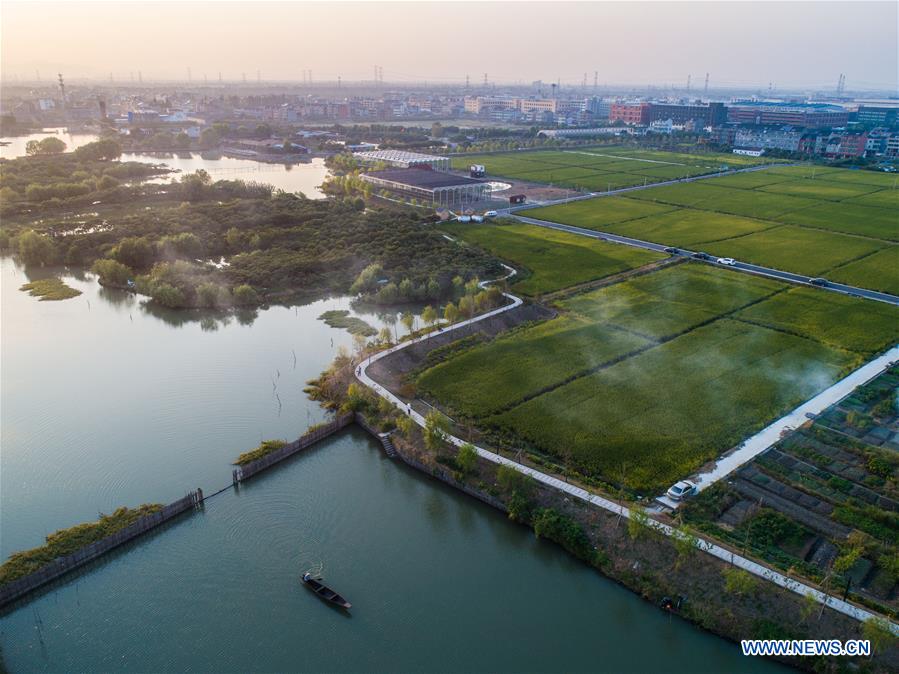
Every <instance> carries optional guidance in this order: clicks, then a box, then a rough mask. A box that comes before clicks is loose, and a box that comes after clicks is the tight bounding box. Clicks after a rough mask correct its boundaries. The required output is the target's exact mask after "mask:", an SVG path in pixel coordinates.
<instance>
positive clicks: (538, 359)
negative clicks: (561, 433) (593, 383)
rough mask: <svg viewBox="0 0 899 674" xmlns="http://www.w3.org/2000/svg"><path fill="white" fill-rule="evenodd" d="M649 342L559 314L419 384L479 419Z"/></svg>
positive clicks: (466, 356) (440, 369)
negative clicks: (557, 316) (559, 315)
mask: <svg viewBox="0 0 899 674" xmlns="http://www.w3.org/2000/svg"><path fill="white" fill-rule="evenodd" d="M648 343H649V341H648V340H647V339H645V338H643V337H639V336H637V335H634V334H629V333H626V332H623V331H620V330H614V329H609V328H607V327H604V326H602V325H599V324H596V323H592V322H589V321H587V320H585V319H583V318H581V317H578V316H561V317H559V318H555V319H552V320H550V321H547V322H545V323H541V324H539V325H536V326H533V327H530V328H527V329H525V330H521V331H516V332H513V333H512V334H509V335H506V336H503V337H500V338H499V339H496V340H495V341H493V342H490V343H489V344H485V345H482V346H479V347H476V348H473V349H470V350H468V351H466V352H465V353H462V354H461V355H459V356H457V357H455V358H452V359H450V360H448V361H447V362H444V363H441V364H439V365H437V366H435V367H433V368H431V369H429V370H427V371H426V372H424V373H423V374H422V375H421V377H419V379H418V386H419V389H420V390H422V391H426V392H427V393H429V394H431V395H432V396H434V397H435V398H437V399H439V400H440V401H441V402H443V403H445V404H447V405H448V406H449V407H450V408H451V409H453V410H454V411H456V412H460V413H462V414H464V415H466V416H469V417H474V418H478V417H483V416H487V415H490V414H493V413H495V412H497V411H499V410H501V409H503V408H505V407H508V406H509V405H511V404H512V403H515V402H518V401H520V400H522V399H523V398H524V397H526V396H528V395H531V394H534V393H537V392H538V391H540V390H541V389H544V388H546V387H549V386H552V385H554V384H558V383H560V382H562V381H565V380H566V379H567V378H569V377H571V376H573V375H575V374H577V373H579V372H584V371H586V370H589V369H591V368H594V367H596V366H598V365H601V364H602V363H605V362H608V361H610V360H612V359H614V358H616V357H620V356H623V355H624V354H627V353H629V352H631V351H634V350H636V349H639V348H641V347H643V346H646V345H647V344H648Z"/></svg>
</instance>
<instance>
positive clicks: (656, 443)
mask: <svg viewBox="0 0 899 674" xmlns="http://www.w3.org/2000/svg"><path fill="white" fill-rule="evenodd" d="M557 307H558V309H559V311H560V315H559V316H558V317H557V318H554V319H551V320H549V321H546V322H544V323H540V324H537V325H532V326H524V327H521V328H518V329H516V330H513V331H512V332H510V333H508V334H506V335H502V336H500V337H498V338H496V339H494V340H493V341H491V342H488V343H486V344H481V345H478V346H475V347H473V348H470V349H469V350H465V351H462V352H461V353H459V354H457V355H455V356H453V357H451V358H450V359H449V360H447V361H445V362H443V363H440V364H439V365H437V366H435V367H433V368H431V369H429V370H427V371H425V372H424V373H422V374H421V375H420V377H419V380H418V385H419V390H420V392H422V393H423V394H424V395H427V396H429V397H431V398H433V399H434V400H436V401H437V402H439V403H441V404H443V405H445V406H446V407H447V408H448V409H449V410H451V411H452V412H454V413H458V414H461V415H463V416H464V417H467V418H469V419H471V420H473V421H474V422H475V423H476V424H477V425H478V426H480V427H483V428H486V429H489V430H492V431H493V432H494V433H496V434H497V436H498V437H502V438H504V439H505V440H506V441H508V442H510V443H512V444H513V445H515V446H522V445H523V446H528V447H531V448H532V449H533V450H535V451H537V452H542V453H546V454H548V455H551V456H554V457H556V458H557V459H563V460H566V461H570V462H571V463H572V464H573V465H574V466H575V467H576V468H577V469H578V470H581V471H583V472H585V473H586V474H589V475H592V476H594V477H600V478H602V479H605V480H607V481H610V482H613V483H617V482H623V483H624V484H626V485H627V486H628V487H629V488H631V489H635V490H638V491H645V492H654V491H658V490H661V489H663V488H665V487H667V486H669V485H670V484H671V483H672V482H674V481H676V480H677V479H679V478H682V477H684V476H685V475H688V474H689V473H690V472H692V471H694V470H695V469H697V468H698V467H699V466H700V465H702V463H704V462H705V461H707V460H709V459H712V458H714V457H716V456H718V455H720V454H721V453H722V452H724V451H726V450H727V449H729V448H730V447H732V446H734V445H735V444H738V443H739V442H740V441H741V440H742V439H744V438H745V437H747V436H748V435H750V434H751V433H753V432H755V431H756V430H759V429H760V428H762V427H764V426H765V425H767V424H768V423H770V422H771V421H773V420H774V419H776V418H777V417H779V416H780V415H782V414H783V413H785V412H787V411H789V410H790V409H792V408H794V407H795V406H796V405H798V404H800V403H801V402H803V401H805V400H807V399H808V398H810V397H812V396H813V395H815V394H817V393H818V392H820V391H821V390H823V389H824V388H826V387H827V386H829V385H830V384H831V383H833V382H834V381H836V380H837V379H838V378H839V377H840V376H842V375H844V374H845V373H846V372H847V371H848V370H850V369H852V368H854V367H856V366H858V365H860V364H861V363H862V362H863V361H864V360H866V359H867V358H869V357H870V356H871V355H872V354H874V353H876V352H879V351H881V350H883V349H884V348H886V347H888V346H890V345H891V344H893V343H895V342H896V340H897V339H899V309H897V308H896V307H892V306H890V305H886V304H882V303H878V302H872V301H864V300H860V299H857V298H851V297H846V296H840V295H836V294H832V293H822V292H820V291H817V290H814V289H809V288H793V287H790V286H789V285H787V284H783V283H780V282H777V281H774V280H771V279H765V278H760V277H754V276H747V275H745V274H740V273H738V272H733V271H729V270H725V269H720V268H716V267H711V266H708V265H701V264H695V263H689V262H688V263H682V264H679V265H674V266H670V267H666V268H664V269H661V270H658V271H654V272H652V273H649V274H644V275H640V276H635V277H633V278H631V279H628V280H626V281H623V282H620V283H617V284H614V285H611V286H607V287H604V288H600V289H596V290H592V291H588V292H584V293H580V294H576V295H573V296H570V297H567V298H565V299H564V300H561V301H559V302H558V303H557Z"/></svg>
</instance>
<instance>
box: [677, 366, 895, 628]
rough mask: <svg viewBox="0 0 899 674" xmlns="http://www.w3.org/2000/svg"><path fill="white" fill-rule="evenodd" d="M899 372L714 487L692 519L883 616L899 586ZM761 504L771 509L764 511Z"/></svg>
mask: <svg viewBox="0 0 899 674" xmlns="http://www.w3.org/2000/svg"><path fill="white" fill-rule="evenodd" d="M897 386H899V367H893V368H891V369H890V370H888V371H887V372H885V373H883V374H882V375H880V376H879V377H878V378H876V379H875V380H874V381H872V382H870V383H868V384H866V385H864V386H861V387H859V388H858V389H856V390H855V391H854V392H853V394H852V395H850V396H849V397H847V398H846V399H844V400H842V401H840V402H839V403H837V404H836V405H834V406H832V407H830V408H829V409H827V410H826V411H825V412H824V413H823V414H822V415H820V416H819V417H818V419H816V420H815V421H814V422H813V423H809V424H808V425H807V426H806V427H804V428H802V429H800V431H798V432H797V433H794V434H792V435H790V436H789V437H787V438H785V439H784V440H782V441H781V442H780V443H778V445H777V446H775V447H774V448H772V449H771V450H769V451H768V452H766V453H765V454H763V455H762V456H760V457H759V458H757V459H756V460H755V461H754V462H753V463H752V464H750V465H748V466H745V467H744V468H742V469H741V470H740V471H739V472H738V473H737V475H736V476H735V479H734V480H731V481H729V482H727V483H724V482H720V483H718V484H716V485H715V486H714V487H712V488H711V489H708V490H706V491H704V492H703V493H702V494H701V495H700V496H699V497H697V498H696V499H695V500H694V501H692V502H690V503H688V504H687V505H686V507H685V508H684V509H683V516H684V518H685V520H686V521H687V522H689V523H690V524H691V525H693V526H695V527H697V528H698V529H700V530H702V531H704V532H706V533H710V534H713V535H715V536H717V537H719V538H721V539H724V540H727V541H729V542H731V543H732V544H734V545H737V546H739V547H741V548H743V549H746V550H750V551H752V552H753V553H754V554H755V555H757V556H759V557H761V558H763V559H765V560H767V561H768V562H769V563H772V564H774V565H776V566H778V567H780V568H782V569H793V570H794V571H798V572H799V573H801V574H802V575H804V576H806V577H807V578H810V579H812V580H816V581H818V582H825V583H826V584H828V585H829V586H830V587H831V588H835V589H839V590H843V589H850V590H851V591H852V593H854V594H855V597H854V599H855V600H856V601H861V602H864V603H867V604H869V605H871V603H872V602H875V603H876V605H877V607H878V608H879V609H880V610H883V609H884V608H886V609H887V610H888V611H889V610H896V608H897V584H899V554H897V553H899V489H897V484H899V456H897V453H896V450H897V449H899V407H897V404H896V390H897ZM759 503H762V504H763V506H761V507H760V505H759Z"/></svg>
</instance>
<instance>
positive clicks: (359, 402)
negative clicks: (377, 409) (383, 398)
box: [343, 382, 368, 412]
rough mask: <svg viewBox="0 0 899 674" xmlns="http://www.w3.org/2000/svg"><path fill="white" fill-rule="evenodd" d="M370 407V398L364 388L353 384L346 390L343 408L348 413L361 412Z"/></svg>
mask: <svg viewBox="0 0 899 674" xmlns="http://www.w3.org/2000/svg"><path fill="white" fill-rule="evenodd" d="M367 405H368V396H367V394H366V389H365V387H364V386H362V385H360V384H357V383H356V382H353V383H352V384H350V385H349V386H348V387H347V389H346V399H345V400H344V403H343V408H344V409H345V410H346V411H348V412H359V411H361V410H362V409H364V408H365V407H366V406H367Z"/></svg>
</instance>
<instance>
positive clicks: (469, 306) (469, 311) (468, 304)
mask: <svg viewBox="0 0 899 674" xmlns="http://www.w3.org/2000/svg"><path fill="white" fill-rule="evenodd" d="M459 313H460V314H462V315H463V316H465V318H472V317H474V300H472V299H471V295H463V296H462V297H461V298H460V299H459Z"/></svg>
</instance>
